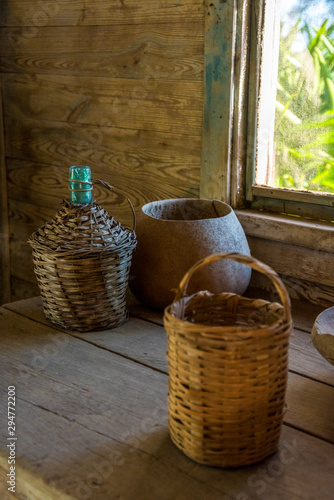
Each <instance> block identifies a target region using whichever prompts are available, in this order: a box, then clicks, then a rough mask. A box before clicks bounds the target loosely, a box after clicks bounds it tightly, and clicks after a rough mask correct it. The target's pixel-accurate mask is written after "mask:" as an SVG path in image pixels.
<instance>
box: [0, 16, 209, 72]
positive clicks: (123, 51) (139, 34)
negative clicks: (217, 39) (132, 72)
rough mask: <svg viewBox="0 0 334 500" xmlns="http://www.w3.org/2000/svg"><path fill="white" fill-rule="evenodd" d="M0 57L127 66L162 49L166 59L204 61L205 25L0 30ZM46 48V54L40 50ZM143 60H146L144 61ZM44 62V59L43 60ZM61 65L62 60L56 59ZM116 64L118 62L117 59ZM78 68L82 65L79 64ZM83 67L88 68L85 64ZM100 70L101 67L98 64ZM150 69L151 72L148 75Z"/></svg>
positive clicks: (166, 24)
mask: <svg viewBox="0 0 334 500" xmlns="http://www.w3.org/2000/svg"><path fill="white" fill-rule="evenodd" d="M0 39H1V55H2V56H3V57H7V56H10V57H13V56H28V55H30V56H31V57H32V60H34V58H35V57H37V61H38V60H39V59H38V58H39V57H41V56H42V57H50V56H51V55H54V56H55V55H57V54H58V55H62V54H64V55H65V64H66V57H68V56H66V54H72V57H73V54H77V56H79V54H82V55H85V54H89V53H94V54H95V56H98V58H99V59H100V60H101V57H104V60H105V61H106V62H107V63H108V58H109V57H110V58H113V57H116V56H117V55H118V56H121V55H124V64H125V65H127V64H130V65H131V66H132V65H133V62H135V60H137V61H138V62H137V64H139V63H140V62H141V63H144V62H145V57H144V55H145V54H144V52H145V51H148V54H150V55H152V56H154V55H156V56H159V55H160V56H162V48H164V50H166V55H167V58H169V57H170V56H171V55H174V56H175V55H176V54H177V47H178V46H179V51H180V52H179V53H180V57H181V58H182V57H185V56H190V57H191V56H193V55H197V56H202V57H203V39H204V38H203V23H202V21H198V22H194V23H193V22H190V23H187V22H186V20H184V19H182V20H181V21H180V20H179V22H177V23H173V24H170V23H164V24H157V25H156V24H144V25H139V24H136V23H129V24H125V25H124V24H123V25H120V26H76V27H72V26H55V27H43V26H40V27H38V29H31V28H29V27H27V28H25V29H22V28H16V27H13V28H8V27H4V28H0ZM41 48H43V50H41ZM142 57H144V59H143V60H142ZM42 60H43V59H42ZM56 60H58V61H60V59H58V57H57V59H56ZM115 60H117V59H115ZM77 64H81V63H80V62H78V61H77ZM82 64H83V67H85V65H84V63H82ZM161 64H163V63H161ZM96 67H97V68H100V69H101V65H99V63H97V65H96ZM150 69H151V71H149V70H150ZM154 69H155V68H154V67H152V68H149V67H147V66H146V73H149V74H151V72H152V71H153V72H154Z"/></svg>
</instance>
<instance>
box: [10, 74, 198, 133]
mask: <svg viewBox="0 0 334 500" xmlns="http://www.w3.org/2000/svg"><path fill="white" fill-rule="evenodd" d="M3 79H4V99H5V101H6V107H5V115H6V116H7V117H12V116H14V117H15V119H16V120H24V119H29V118H31V117H33V118H34V119H35V120H38V121H41V120H48V121H49V120H50V119H52V121H56V122H58V121H59V122H66V123H76V124H85V125H95V126H101V125H102V126H104V127H106V126H108V127H120V128H127V129H135V130H153V131H156V132H164V133H178V134H186V135H198V136H199V135H200V132H201V119H202V109H201V107H202V96H201V94H202V85H201V82H198V83H197V82H186V81H182V82H178V81H167V80H163V81H156V80H154V79H149V80H145V79H143V80H134V79H119V78H103V79H102V80H101V78H100V77H93V76H91V77H78V76H60V75H57V76H53V75H10V74H7V75H4V78H3Z"/></svg>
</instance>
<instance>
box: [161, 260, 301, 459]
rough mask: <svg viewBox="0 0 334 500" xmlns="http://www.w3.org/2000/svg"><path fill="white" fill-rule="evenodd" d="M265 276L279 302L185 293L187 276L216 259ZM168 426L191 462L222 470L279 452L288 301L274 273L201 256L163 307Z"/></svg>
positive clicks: (254, 265)
mask: <svg viewBox="0 0 334 500" xmlns="http://www.w3.org/2000/svg"><path fill="white" fill-rule="evenodd" d="M225 258H229V259H233V260H236V261H238V262H240V263H243V264H246V265H249V266H251V267H252V268H253V269H255V270H257V271H260V272H262V273H264V274H266V275H267V276H268V277H269V278H270V279H271V280H272V281H273V283H274V285H275V287H276V290H277V291H278V293H279V296H280V299H281V301H282V305H281V304H279V303H277V302H268V301H265V300H261V299H256V300H254V299H250V298H246V297H243V296H240V295H236V294H232V293H221V294H212V293H209V292H207V291H201V292H198V293H195V294H194V295H191V296H186V288H187V284H188V282H189V279H190V278H191V276H192V274H193V273H194V272H195V271H196V270H197V269H198V268H200V267H202V266H204V265H208V264H211V263H213V262H215V261H217V260H220V259H225ZM164 323H165V328H166V331H167V336H168V353H167V357H168V364H169V394H168V404H169V429H170V434H171V438H172V440H173V442H174V443H175V444H176V445H177V446H178V447H179V448H180V449H181V450H182V451H183V452H184V453H185V454H186V455H188V456H189V457H190V458H192V459H194V460H195V461H197V462H199V463H202V464H206V465H213V466H220V467H237V466H242V465H247V464H251V463H255V462H258V461H260V460H262V459H264V458H265V457H267V456H268V455H270V454H272V453H274V452H275V451H276V450H277V449H278V444H279V437H280V432H281V427H282V420H283V415H284V410H285V405H284V401H285V391H286V384H287V374H288V345H289V336H290V332H291V328H292V321H291V313H290V299H289V296H288V293H287V291H286V289H285V287H284V285H283V283H282V281H281V280H280V278H279V277H278V275H277V274H276V273H275V272H274V271H273V270H272V269H271V268H270V267H269V266H266V265H265V264H262V263H261V262H259V261H258V260H256V259H254V258H252V257H249V256H246V255H241V254H237V253H225V254H216V255H212V256H209V257H207V258H205V259H202V260H201V261H199V262H198V263H197V264H195V265H194V266H193V267H192V268H191V269H190V270H189V271H188V273H186V275H185V276H184V278H183V280H182V281H181V283H180V285H179V288H178V291H177V293H176V296H175V299H174V302H173V303H172V304H171V305H170V306H168V307H167V308H166V309H165V316H164Z"/></svg>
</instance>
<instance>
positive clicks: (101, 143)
mask: <svg viewBox="0 0 334 500" xmlns="http://www.w3.org/2000/svg"><path fill="white" fill-rule="evenodd" d="M10 130H11V134H9V135H8V136H7V155H8V156H9V157H11V158H16V159H21V160H23V161H27V160H29V162H32V163H30V164H29V165H27V164H26V163H24V162H21V163H20V162H16V161H15V162H9V170H10V172H9V176H10V183H12V185H13V186H14V185H15V190H14V193H15V191H16V189H18V188H20V193H22V189H23V186H22V183H20V180H19V179H20V176H21V175H22V176H24V179H27V178H28V179H30V182H32V188H31V190H29V194H28V192H27V194H26V196H33V199H32V200H31V201H33V202H34V203H36V196H37V194H36V193H35V191H36V189H40V190H41V183H42V179H41V178H40V180H38V177H39V173H40V172H41V175H42V176H43V175H45V174H47V168H49V175H50V176H51V181H50V183H48V182H47V181H43V191H44V192H45V193H50V192H52V196H54V194H55V193H54V188H53V187H52V186H53V183H56V186H59V183H61V184H62V185H63V186H64V185H65V183H67V180H66V179H67V174H68V171H67V168H68V166H70V165H78V164H83V165H90V167H91V168H92V172H93V177H94V178H101V179H103V180H105V181H108V182H110V183H111V184H112V185H113V186H115V188H117V190H118V191H120V193H121V194H124V195H127V196H129V197H130V198H131V200H132V202H133V203H134V205H135V206H137V207H139V206H141V204H142V203H143V202H148V201H152V200H153V199H164V198H174V197H175V198H178V197H180V198H182V197H185V198H187V197H196V196H197V195H198V179H199V164H200V158H199V155H200V153H199V152H200V139H199V138H197V137H192V138H191V140H190V139H189V140H187V141H185V140H184V137H182V136H179V135H177V134H163V133H157V132H155V133H153V132H147V131H135V130H127V129H117V128H112V127H103V126H96V127H91V126H84V125H74V124H73V125H70V124H61V123H55V122H52V121H50V122H43V123H41V122H39V121H38V120H25V121H23V122H18V121H15V120H13V121H11V124H10ZM36 163H37V164H38V163H39V164H40V165H37V164H36ZM50 166H51V167H50ZM16 168H19V169H20V170H18V171H17V172H15V171H14V169H16ZM25 168H27V170H26V174H25V173H24V170H23V169H25ZM34 169H35V174H34V173H33V170H34ZM14 176H15V178H14ZM28 179H27V180H28ZM95 189H96V193H97V196H99V198H98V199H100V200H101V203H102V202H104V201H105V200H106V199H110V195H109V194H105V190H103V189H100V188H99V187H96V188H94V190H95ZM26 191H27V190H26ZM32 192H34V194H32ZM60 194H62V193H60ZM14 196H15V195H14ZM37 198H38V196H37Z"/></svg>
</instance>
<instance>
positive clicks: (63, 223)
mask: <svg viewBox="0 0 334 500" xmlns="http://www.w3.org/2000/svg"><path fill="white" fill-rule="evenodd" d="M93 183H94V184H97V183H99V184H102V185H103V186H105V187H107V188H109V189H112V186H110V185H109V184H108V183H106V182H103V181H99V180H96V181H94V182H93ZM84 184H92V183H84ZM90 189H91V188H90ZM128 201H129V203H130V206H131V209H132V211H133V207H132V205H131V202H130V200H128ZM133 216H134V228H133V230H132V231H131V230H128V229H126V228H124V227H123V226H122V225H121V224H120V223H119V222H116V221H115V220H114V218H113V217H111V216H110V215H109V214H108V213H107V212H106V211H105V210H104V209H103V208H101V207H100V205H98V204H97V203H95V202H94V201H92V202H90V203H88V204H85V205H75V204H72V203H70V202H68V201H64V202H63V204H62V206H61V208H60V210H59V212H57V214H56V216H55V218H54V219H53V220H52V221H51V222H48V223H46V224H45V225H44V226H42V227H41V228H39V229H38V231H36V232H35V233H33V234H32V235H31V237H30V239H29V243H30V245H31V246H32V248H33V262H34V268H35V274H36V277H37V282H38V285H39V288H40V293H41V297H42V301H43V308H44V313H45V316H46V317H47V319H49V320H50V321H51V322H52V323H55V324H57V325H60V326H61V327H62V328H65V329H70V330H77V331H81V332H84V331H89V330H93V329H94V330H101V329H105V328H113V327H116V326H120V325H122V324H123V323H124V322H125V321H126V320H127V318H128V313H127V310H126V301H125V295H126V288H127V285H128V277H129V271H130V265H131V257H132V252H133V249H134V248H135V246H136V235H135V215H134V211H133Z"/></svg>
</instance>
